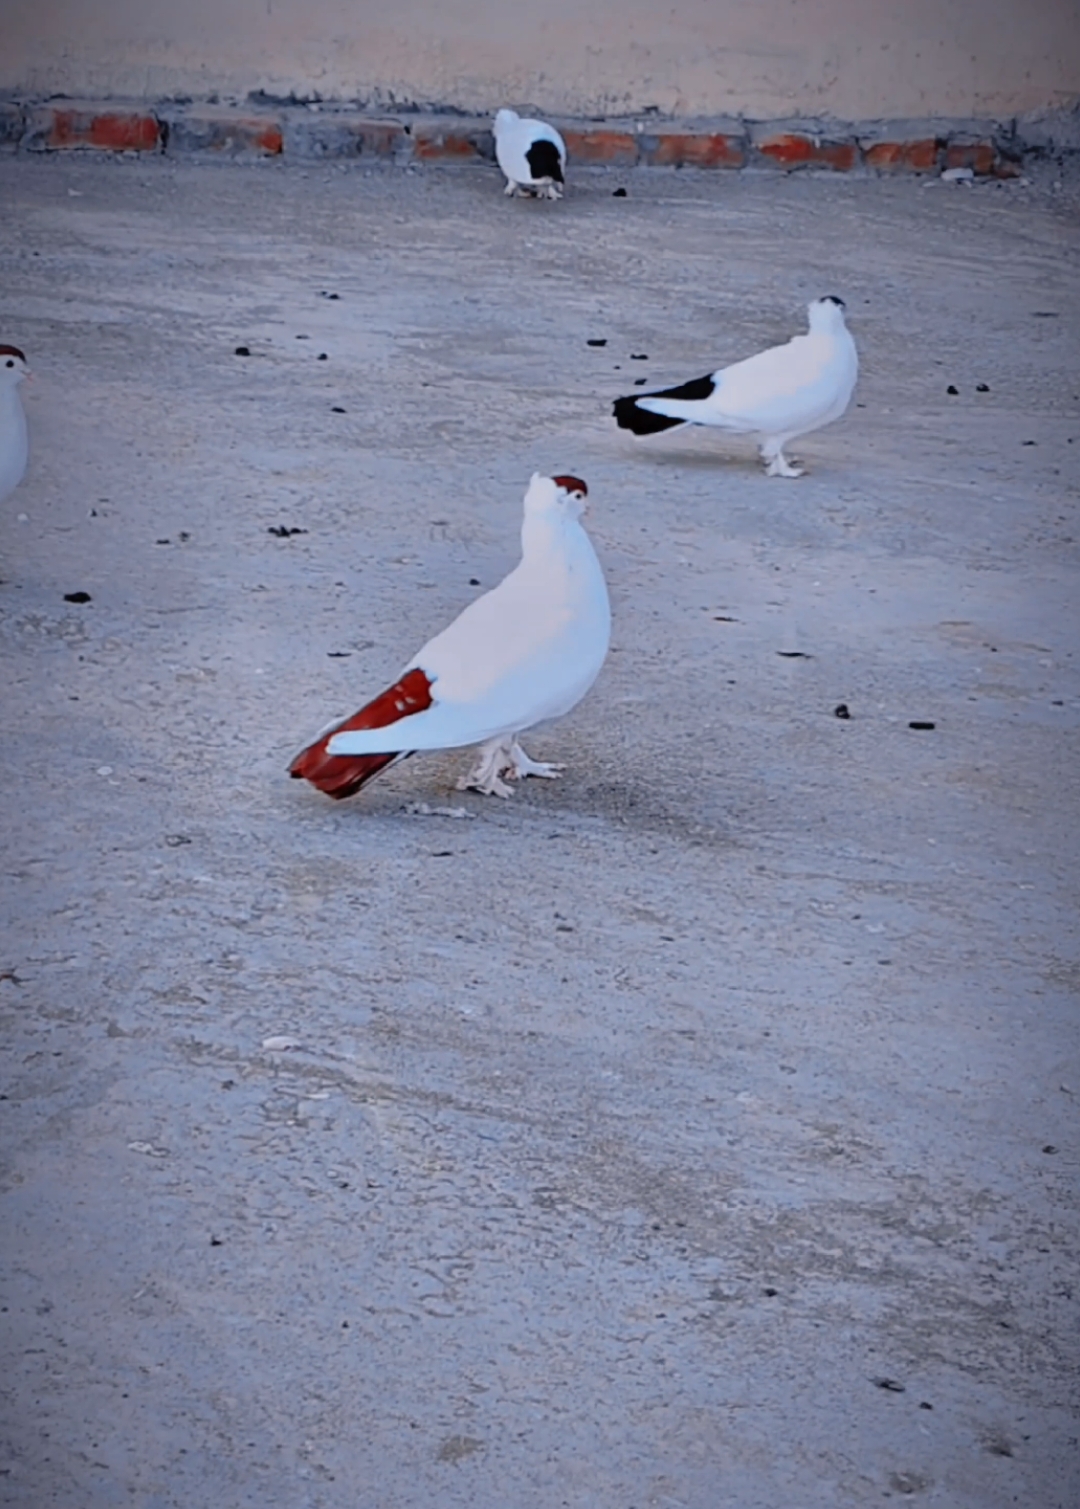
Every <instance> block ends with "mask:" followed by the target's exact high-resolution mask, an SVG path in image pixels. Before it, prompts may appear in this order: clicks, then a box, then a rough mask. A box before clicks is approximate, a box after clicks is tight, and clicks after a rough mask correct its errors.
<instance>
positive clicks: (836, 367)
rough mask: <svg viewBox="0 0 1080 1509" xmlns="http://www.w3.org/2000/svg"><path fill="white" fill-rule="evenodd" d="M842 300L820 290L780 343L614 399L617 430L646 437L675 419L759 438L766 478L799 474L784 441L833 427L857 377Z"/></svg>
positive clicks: (853, 388)
mask: <svg viewBox="0 0 1080 1509" xmlns="http://www.w3.org/2000/svg"><path fill="white" fill-rule="evenodd" d="M845 307H846V306H845V304H844V301H843V299H838V298H835V297H834V296H833V295H831V294H830V295H827V296H826V297H825V298H823V299H815V300H814V301H813V303H812V304H810V305H809V309H808V313H809V316H810V329H809V331H808V332H807V334H806V335H796V336H794V337H793V338H792V339H791V340H790V341H788V342H787V344H786V345H784V346H770V347H769V349H768V350H767V351H761V352H759V353H758V354H757V356H749V357H747V359H746V360H745V361H741V362H735V363H734V365H733V366H730V367H721V368H720V370H719V371H718V372H713V373H710V375H709V376H708V377H698V378H695V379H694V380H693V381H691V382H687V383H683V384H682V385H681V386H680V387H677V388H664V389H662V390H661V391H660V392H658V393H643V394H641V395H640V396H639V395H637V394H634V395H632V396H630V397H627V398H617V399H616V400H615V418H616V420H617V421H618V423H619V426H620V428H622V429H624V430H632V431H633V432H634V434H635V435H653V434H656V433H657V432H658V431H660V430H667V429H671V428H672V427H673V426H675V425H679V424H705V425H712V426H714V427H715V428H717V429H721V430H731V431H733V432H734V433H736V434H743V435H759V436H760V437H761V445H760V451H761V459H762V460H763V461H764V462H765V471H766V474H767V475H768V476H770V477H801V476H802V474H803V471H802V468H801V467H797V466H792V464H791V462H790V461H789V460H788V458H787V457H786V456H785V455H784V446H785V445H787V443H788V442H789V441H790V440H794V439H795V437H796V436H797V435H809V434H810V432H811V430H820V429H821V428H822V426H823V425H826V424H832V422H833V420H834V419H839V418H840V416H841V414H843V412H844V410H845V409H846V408H847V406H848V404H849V403H850V402H851V395H852V393H853V392H854V390H855V380H856V378H857V377H858V375H859V357H858V353H857V352H856V350H855V342H854V341H853V340H852V338H851V332H850V331H849V330H848V328H847V324H846V323H845V320H844V309H845Z"/></svg>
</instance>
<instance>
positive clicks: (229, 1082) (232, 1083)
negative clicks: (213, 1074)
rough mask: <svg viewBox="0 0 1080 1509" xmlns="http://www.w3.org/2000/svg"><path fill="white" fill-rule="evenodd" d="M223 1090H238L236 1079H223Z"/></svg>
mask: <svg viewBox="0 0 1080 1509" xmlns="http://www.w3.org/2000/svg"><path fill="white" fill-rule="evenodd" d="M221 1088H222V1089H223V1090H235V1089H236V1080H235V1079H223V1080H222V1081H221Z"/></svg>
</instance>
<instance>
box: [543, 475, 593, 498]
mask: <svg viewBox="0 0 1080 1509" xmlns="http://www.w3.org/2000/svg"><path fill="white" fill-rule="evenodd" d="M551 480H552V482H554V484H555V486H556V487H565V488H566V491H567V492H568V493H581V495H582V496H583V497H585V498H587V497H588V496H589V489H588V488H587V487H586V486H585V484H584V482H582V480H581V478H580V477H552V479H551Z"/></svg>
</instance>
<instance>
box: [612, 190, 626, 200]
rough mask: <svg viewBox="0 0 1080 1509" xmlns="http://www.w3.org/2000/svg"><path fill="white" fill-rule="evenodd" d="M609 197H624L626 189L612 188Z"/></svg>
mask: <svg viewBox="0 0 1080 1509" xmlns="http://www.w3.org/2000/svg"><path fill="white" fill-rule="evenodd" d="M611 197H612V199H625V198H626V190H625V189H612V191H611Z"/></svg>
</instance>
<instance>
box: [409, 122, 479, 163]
mask: <svg viewBox="0 0 1080 1509" xmlns="http://www.w3.org/2000/svg"><path fill="white" fill-rule="evenodd" d="M485 134H486V135H487V136H488V137H489V138H490V134H491V133H490V130H488V131H486V132H485V130H484V129H483V128H478V127H476V126H444V125H435V126H415V127H414V128H413V131H412V139H413V152H414V155H415V156H416V157H417V158H419V160H420V161H421V162H471V161H472V160H474V159H475V158H478V157H489V156H491V155H492V152H493V150H494V149H492V151H491V152H489V151H485V149H484V143H483V141H482V139H481V138H482V137H483V136H484V135H485Z"/></svg>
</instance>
